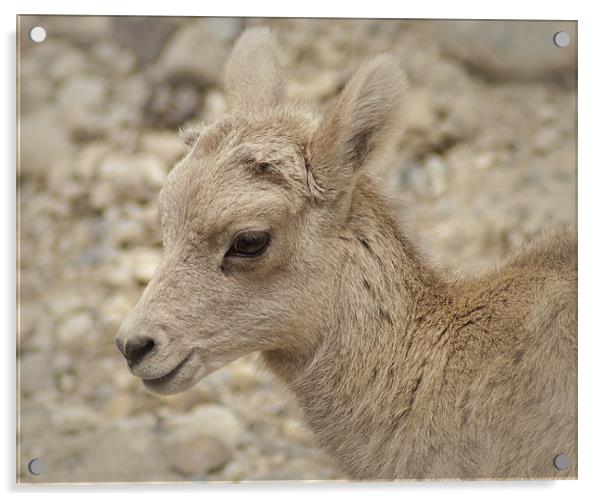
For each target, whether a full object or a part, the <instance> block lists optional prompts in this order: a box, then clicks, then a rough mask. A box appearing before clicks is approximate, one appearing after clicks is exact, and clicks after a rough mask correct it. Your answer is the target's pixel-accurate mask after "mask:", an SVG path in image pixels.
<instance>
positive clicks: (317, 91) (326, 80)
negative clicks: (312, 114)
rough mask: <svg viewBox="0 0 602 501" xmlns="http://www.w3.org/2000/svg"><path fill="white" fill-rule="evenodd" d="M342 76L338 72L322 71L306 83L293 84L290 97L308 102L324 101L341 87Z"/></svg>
mask: <svg viewBox="0 0 602 501" xmlns="http://www.w3.org/2000/svg"><path fill="white" fill-rule="evenodd" d="M343 83H344V81H343V75H342V74H341V72H339V71H328V70H324V71H321V72H319V73H318V74H315V75H313V77H312V78H311V79H310V80H309V81H307V82H293V83H292V84H291V87H292V88H291V89H290V91H289V92H290V94H291V96H293V97H295V98H299V99H305V100H308V101H325V100H326V99H328V98H330V97H332V96H334V95H335V94H336V93H337V92H338V91H339V90H340V89H341V87H342V85H343Z"/></svg>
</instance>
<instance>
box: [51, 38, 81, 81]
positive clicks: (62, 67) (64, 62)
mask: <svg viewBox="0 0 602 501" xmlns="http://www.w3.org/2000/svg"><path fill="white" fill-rule="evenodd" d="M87 67H88V60H87V58H86V57H85V56H84V54H83V52H81V51H80V50H77V49H75V48H73V47H65V48H64V49H63V50H62V51H61V54H60V57H55V58H54V59H53V64H51V65H48V76H49V77H50V78H51V79H52V80H53V81H54V82H55V83H61V82H62V81H63V80H66V79H68V78H69V77H72V76H75V75H81V74H84V73H85V72H86V69H87Z"/></svg>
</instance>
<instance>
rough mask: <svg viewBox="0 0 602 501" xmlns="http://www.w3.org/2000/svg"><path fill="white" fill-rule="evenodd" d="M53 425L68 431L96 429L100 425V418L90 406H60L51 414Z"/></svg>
mask: <svg viewBox="0 0 602 501" xmlns="http://www.w3.org/2000/svg"><path fill="white" fill-rule="evenodd" d="M51 420H52V426H54V427H55V428H56V429H57V430H61V431H63V432H66V433H75V432H81V431H86V430H94V429H96V428H98V426H99V425H100V418H99V416H98V415H97V414H96V412H94V411H93V410H92V409H91V408H89V407H84V406H83V405H79V406H77V405H76V406H73V405H72V406H69V407H67V406H65V407H58V408H57V409H56V410H55V411H54V412H53V413H52V416H51Z"/></svg>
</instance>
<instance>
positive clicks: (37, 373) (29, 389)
mask: <svg viewBox="0 0 602 501" xmlns="http://www.w3.org/2000/svg"><path fill="white" fill-rule="evenodd" d="M19 377H20V379H19V383H20V387H19V388H20V391H21V393H22V394H23V395H29V394H31V393H35V392H44V391H48V390H50V389H52V388H54V380H53V374H52V364H51V360H50V357H49V355H48V353H38V352H37V353H28V354H25V355H23V356H22V357H21V359H20V361H19Z"/></svg>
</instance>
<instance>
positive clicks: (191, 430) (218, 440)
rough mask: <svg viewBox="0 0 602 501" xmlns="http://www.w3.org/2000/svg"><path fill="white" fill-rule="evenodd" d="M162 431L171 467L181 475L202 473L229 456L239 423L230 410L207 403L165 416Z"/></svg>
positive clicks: (235, 439)
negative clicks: (178, 413)
mask: <svg viewBox="0 0 602 501" xmlns="http://www.w3.org/2000/svg"><path fill="white" fill-rule="evenodd" d="M164 433H165V451H166V454H167V457H168V459H169V461H170V463H171V465H172V467H173V468H174V469H176V470H177V471H179V472H180V473H182V474H185V475H204V474H206V473H208V472H210V471H212V470H215V469H218V468H221V467H223V466H224V465H225V464H226V463H227V461H228V460H229V459H230V458H231V457H232V455H233V453H234V450H235V449H236V447H237V445H238V444H239V442H240V439H241V436H242V426H241V425H240V423H239V421H238V418H236V416H235V415H234V414H233V413H232V412H231V411H230V410H228V409H227V408H225V407H221V406H218V405H211V404H209V405H199V406H198V407H196V408H194V409H192V410H191V411H190V412H188V413H187V414H184V415H173V416H169V417H166V418H165V423H164Z"/></svg>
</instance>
